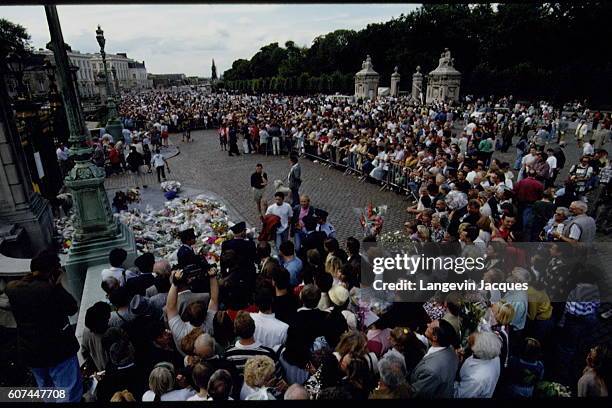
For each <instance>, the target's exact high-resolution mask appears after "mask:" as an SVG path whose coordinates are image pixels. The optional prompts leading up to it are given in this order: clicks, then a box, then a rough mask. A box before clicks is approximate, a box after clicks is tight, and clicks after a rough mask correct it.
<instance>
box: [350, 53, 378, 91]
mask: <svg viewBox="0 0 612 408" xmlns="http://www.w3.org/2000/svg"><path fill="white" fill-rule="evenodd" d="M377 95H378V72H376V71H374V69H373V66H372V58H370V56H369V55H368V56H367V58H366V60H365V61H363V64H361V71H359V72H357V73H356V74H355V97H357V98H364V99H376V96H377Z"/></svg>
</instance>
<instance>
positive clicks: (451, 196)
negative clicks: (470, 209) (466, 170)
mask: <svg viewBox="0 0 612 408" xmlns="http://www.w3.org/2000/svg"><path fill="white" fill-rule="evenodd" d="M467 204H468V199H467V195H466V194H465V193H463V192H461V191H458V190H452V191H450V192H449V193H448V194H447V195H446V205H447V207H448V209H449V210H450V211H451V212H450V214H449V216H448V219H449V223H448V228H447V232H448V233H449V234H450V235H452V236H454V237H458V236H459V233H458V230H459V225H460V224H461V221H460V220H461V218H462V217H463V216H464V215H465V214H466V213H467Z"/></svg>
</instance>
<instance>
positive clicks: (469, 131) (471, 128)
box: [464, 120, 478, 136]
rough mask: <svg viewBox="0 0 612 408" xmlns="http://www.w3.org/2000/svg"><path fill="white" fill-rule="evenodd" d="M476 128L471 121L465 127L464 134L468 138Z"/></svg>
mask: <svg viewBox="0 0 612 408" xmlns="http://www.w3.org/2000/svg"><path fill="white" fill-rule="evenodd" d="M477 127H478V126H477V125H476V124H475V123H474V121H473V120H471V121H470V123H468V125H467V126H466V127H465V129H464V130H465V133H466V134H467V135H468V136H472V134H473V133H474V129H476V128H477Z"/></svg>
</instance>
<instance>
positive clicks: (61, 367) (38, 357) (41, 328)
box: [6, 250, 83, 402]
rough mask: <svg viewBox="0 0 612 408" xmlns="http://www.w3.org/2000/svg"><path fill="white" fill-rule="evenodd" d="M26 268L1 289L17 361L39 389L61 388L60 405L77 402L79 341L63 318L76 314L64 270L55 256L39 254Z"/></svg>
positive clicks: (54, 254) (79, 379)
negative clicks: (11, 320) (15, 334)
mask: <svg viewBox="0 0 612 408" xmlns="http://www.w3.org/2000/svg"><path fill="white" fill-rule="evenodd" d="M30 270H31V271H32V272H31V273H30V274H28V275H26V276H24V277H23V278H22V279H21V280H16V281H12V282H10V283H9V284H8V285H7V288H6V295H7V296H8V298H9V302H10V304H11V309H12V311H13V315H14V316H15V321H16V322H17V331H18V341H19V351H20V354H21V357H22V359H23V360H24V362H25V364H27V366H28V367H30V369H31V370H32V373H33V374H34V377H35V378H36V382H37V384H38V387H39V388H43V387H56V388H64V389H66V398H63V399H61V401H62V402H79V401H80V400H81V397H82V396H83V384H82V382H81V373H80V370H79V361H78V359H77V351H78V350H79V343H78V341H77V339H76V337H75V336H74V332H73V330H72V328H71V326H70V322H69V320H68V317H69V316H72V315H73V314H75V313H77V311H78V306H77V302H76V300H75V299H74V298H73V297H72V295H71V294H70V293H68V292H67V291H66V289H64V287H63V286H62V284H61V280H62V272H63V271H62V267H61V264H60V259H59V257H58V256H57V254H56V253H55V252H52V251H48V250H45V251H43V252H41V253H40V254H39V255H38V256H36V257H35V258H34V259H32V262H31V263H30Z"/></svg>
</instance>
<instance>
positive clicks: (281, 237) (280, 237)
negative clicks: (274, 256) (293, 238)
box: [274, 227, 289, 253]
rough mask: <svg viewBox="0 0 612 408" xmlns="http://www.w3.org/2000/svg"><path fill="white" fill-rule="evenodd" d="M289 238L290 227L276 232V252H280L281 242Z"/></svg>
mask: <svg viewBox="0 0 612 408" xmlns="http://www.w3.org/2000/svg"><path fill="white" fill-rule="evenodd" d="M288 239H289V227H287V229H285V230H284V231H283V232H280V233H279V232H277V233H276V239H275V240H274V244H275V246H276V252H277V253H278V251H279V248H280V246H281V244H282V243H283V242H285V241H287V240H288Z"/></svg>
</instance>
